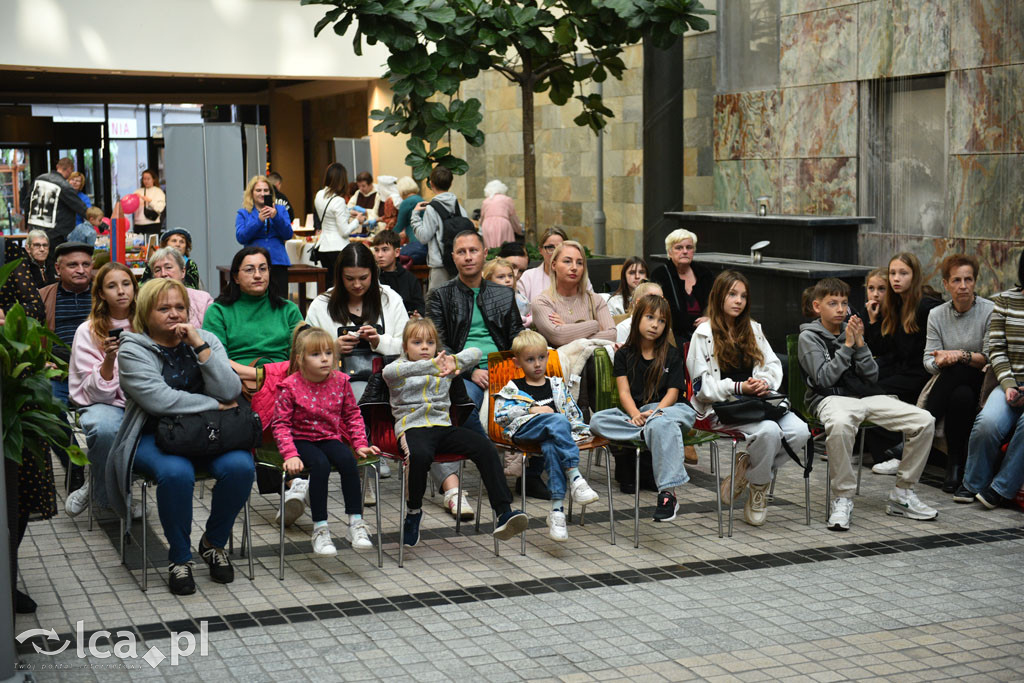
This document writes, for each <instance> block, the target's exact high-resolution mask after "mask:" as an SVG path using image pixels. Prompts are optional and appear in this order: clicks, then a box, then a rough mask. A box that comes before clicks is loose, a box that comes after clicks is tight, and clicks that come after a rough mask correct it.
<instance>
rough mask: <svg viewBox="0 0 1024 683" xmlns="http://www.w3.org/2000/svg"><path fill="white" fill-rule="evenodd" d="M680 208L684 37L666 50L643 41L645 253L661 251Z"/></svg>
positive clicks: (681, 207)
mask: <svg viewBox="0 0 1024 683" xmlns="http://www.w3.org/2000/svg"><path fill="white" fill-rule="evenodd" d="M682 209H683V41H682V39H680V40H677V41H676V42H675V44H674V45H673V46H672V47H670V48H668V49H667V50H660V49H658V48H655V47H652V46H651V45H650V44H649V43H644V241H643V244H644V253H643V256H644V258H646V257H647V256H649V255H651V254H664V253H665V235H667V234H668V233H669V232H671V231H672V230H673V229H674V228H675V227H676V226H675V225H674V223H673V222H670V221H668V220H667V219H666V218H665V216H664V214H665V212H666V211H682Z"/></svg>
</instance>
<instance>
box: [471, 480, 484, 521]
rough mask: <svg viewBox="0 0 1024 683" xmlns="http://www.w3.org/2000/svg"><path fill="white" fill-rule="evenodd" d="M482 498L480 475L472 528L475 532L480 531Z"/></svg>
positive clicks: (482, 481) (482, 487)
mask: <svg viewBox="0 0 1024 683" xmlns="http://www.w3.org/2000/svg"><path fill="white" fill-rule="evenodd" d="M483 500H484V479H483V477H480V489H479V490H478V491H477V492H476V524H475V525H474V527H473V529H474V531H475V532H476V533H480V509H481V505H482V504H483Z"/></svg>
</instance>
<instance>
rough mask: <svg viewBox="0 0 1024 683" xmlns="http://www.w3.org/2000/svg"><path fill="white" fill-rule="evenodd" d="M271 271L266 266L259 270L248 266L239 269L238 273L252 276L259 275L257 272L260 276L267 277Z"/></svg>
mask: <svg viewBox="0 0 1024 683" xmlns="http://www.w3.org/2000/svg"><path fill="white" fill-rule="evenodd" d="M269 270H270V269H269V268H267V267H266V266H260V267H259V268H257V267H256V266H246V267H245V268H239V269H238V272H239V273H245V274H246V275H249V276H251V275H252V274H253V273H257V272H258V273H259V274H260V275H266V274H267V272H269Z"/></svg>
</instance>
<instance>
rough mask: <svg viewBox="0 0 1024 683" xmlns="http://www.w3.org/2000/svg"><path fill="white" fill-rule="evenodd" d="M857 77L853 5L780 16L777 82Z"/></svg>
mask: <svg viewBox="0 0 1024 683" xmlns="http://www.w3.org/2000/svg"><path fill="white" fill-rule="evenodd" d="M856 78H857V6H856V5H850V6H846V7H838V8H836V9H824V10H819V11H817V12H807V13H805V14H797V15H791V16H784V17H781V18H780V20H779V82H780V83H781V85H782V86H784V87H785V86H794V85H810V84H813V83H833V82H836V81H851V80H855V79H856Z"/></svg>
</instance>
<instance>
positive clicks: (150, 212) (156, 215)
mask: <svg viewBox="0 0 1024 683" xmlns="http://www.w3.org/2000/svg"><path fill="white" fill-rule="evenodd" d="M142 196H143V197H145V196H146V190H145V189H143V190H142ZM142 215H143V216H145V217H146V218H147V219H149V220H151V221H158V220H160V212H159V211H157V210H156V209H153V208H151V207H150V206H149V204H145V205H144V206H143V209H142Z"/></svg>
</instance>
